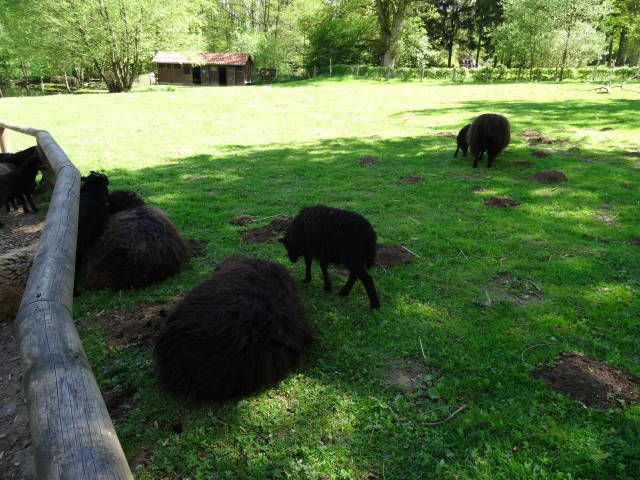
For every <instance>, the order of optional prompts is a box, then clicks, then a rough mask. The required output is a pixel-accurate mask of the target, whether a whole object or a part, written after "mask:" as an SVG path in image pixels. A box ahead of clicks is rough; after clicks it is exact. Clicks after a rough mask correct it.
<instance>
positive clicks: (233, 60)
mask: <svg viewBox="0 0 640 480" xmlns="http://www.w3.org/2000/svg"><path fill="white" fill-rule="evenodd" d="M249 60H251V55H249V54H248V53H193V54H189V53H180V52H158V53H156V54H155V56H154V57H153V60H152V62H153V63H179V64H199V65H246V64H247V62H248V61H249Z"/></svg>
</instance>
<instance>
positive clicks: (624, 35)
mask: <svg viewBox="0 0 640 480" xmlns="http://www.w3.org/2000/svg"><path fill="white" fill-rule="evenodd" d="M626 40H627V27H622V30H621V31H620V40H619V41H618V53H617V54H616V66H617V67H619V66H620V65H622V64H623V61H624V48H625V43H626Z"/></svg>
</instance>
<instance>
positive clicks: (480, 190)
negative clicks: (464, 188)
mask: <svg viewBox="0 0 640 480" xmlns="http://www.w3.org/2000/svg"><path fill="white" fill-rule="evenodd" d="M485 190H486V188H484V187H481V186H480V185H474V186H472V187H471V191H472V192H476V193H480V192H484V191H485Z"/></svg>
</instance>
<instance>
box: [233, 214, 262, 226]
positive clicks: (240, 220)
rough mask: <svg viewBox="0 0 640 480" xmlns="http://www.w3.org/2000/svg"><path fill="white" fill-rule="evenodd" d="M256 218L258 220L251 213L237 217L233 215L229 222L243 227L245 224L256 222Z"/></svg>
mask: <svg viewBox="0 0 640 480" xmlns="http://www.w3.org/2000/svg"><path fill="white" fill-rule="evenodd" d="M255 220H256V217H253V216H251V215H238V216H237V217H233V218H232V219H231V220H229V223H230V224H231V225H236V226H240V227H243V226H245V225H249V224H250V223H253V222H255Z"/></svg>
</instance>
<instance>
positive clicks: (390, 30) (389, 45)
mask: <svg viewBox="0 0 640 480" xmlns="http://www.w3.org/2000/svg"><path fill="white" fill-rule="evenodd" d="M394 5H395V8H394ZM407 6H408V2H407V1H406V0H398V2H397V3H395V4H394V3H392V2H391V1H390V0H376V14H377V17H378V25H379V26H380V53H382V65H383V66H384V67H390V68H393V67H394V66H395V64H396V57H397V56H398V40H399V39H400V33H402V25H403V23H404V17H405V13H406V10H407Z"/></svg>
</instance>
